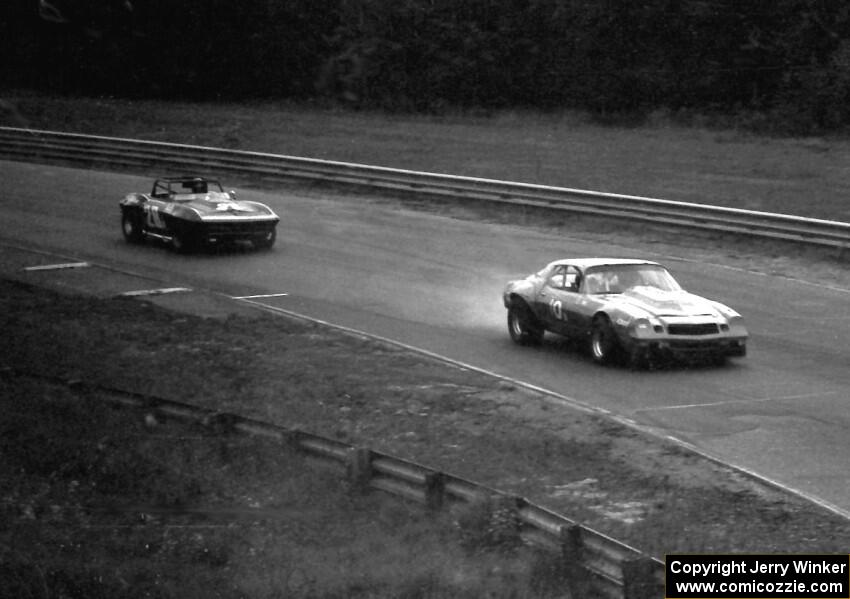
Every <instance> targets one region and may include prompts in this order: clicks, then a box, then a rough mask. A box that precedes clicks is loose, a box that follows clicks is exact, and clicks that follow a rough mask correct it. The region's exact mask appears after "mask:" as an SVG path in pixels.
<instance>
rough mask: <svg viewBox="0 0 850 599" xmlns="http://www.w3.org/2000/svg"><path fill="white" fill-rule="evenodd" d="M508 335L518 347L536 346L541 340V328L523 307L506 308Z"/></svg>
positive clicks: (512, 306)
mask: <svg viewBox="0 0 850 599" xmlns="http://www.w3.org/2000/svg"><path fill="white" fill-rule="evenodd" d="M508 333H509V334H510V336H511V339H513V341H514V343H518V344H519V345H538V344H539V343H540V342H541V341H542V340H543V328H542V327H541V326H540V325H539V324H538V323H537V322H536V319H535V318H534V315H533V314H532V313H531V310H529V308H528V307H527V306H525V305H517V304H512V305H511V307H510V308H508Z"/></svg>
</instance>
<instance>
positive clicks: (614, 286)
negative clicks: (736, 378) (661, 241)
mask: <svg viewBox="0 0 850 599" xmlns="http://www.w3.org/2000/svg"><path fill="white" fill-rule="evenodd" d="M502 301H503V302H504V305H505V307H506V308H507V309H508V332H509V333H510V336H511V338H512V339H513V340H514V341H515V342H516V343H519V344H535V343H539V342H540V341H541V340H542V338H543V334H544V332H545V331H552V332H554V333H559V334H561V335H565V336H567V337H569V338H573V339H576V340H578V341H580V342H582V343H587V344H588V346H589V349H590V352H591V355H592V356H593V359H594V360H595V361H596V362H599V363H607V362H612V361H617V360H619V361H628V362H630V363H631V364H632V365H634V366H638V367H639V366H643V365H646V364H648V363H650V362H651V361H652V360H653V359H654V358H657V357H662V356H668V357H669V356H672V357H694V356H702V357H708V358H709V359H711V360H713V361H715V362H718V363H720V362H723V361H725V360H726V358H727V357H733V356H745V355H746V353H747V338H748V333H747V329H746V328H745V327H744V321H743V318H742V317H741V315H740V314H738V313H737V312H735V311H734V310H733V309H731V308H729V307H728V306H725V305H723V304H721V303H719V302H716V301H712V300H708V299H705V298H703V297H700V296H698V295H694V294H692V293H688V292H687V291H685V290H683V289H682V288H681V287H680V286H679V284H678V283H677V282H676V280H675V279H674V278H673V276H672V275H671V274H670V273H669V272H668V271H667V269H665V268H664V267H663V266H661V265H660V264H658V263H656V262H650V261H644V260H627V259H616V258H579V259H564V260H556V261H554V262H550V263H549V264H547V265H546V266H545V267H544V268H543V269H542V270H540V271H539V272H537V273H535V274H533V275H529V276H527V277H525V278H524V279H519V280H516V281H511V282H510V283H508V285H507V286H506V287H505V290H504V293H503V296H502Z"/></svg>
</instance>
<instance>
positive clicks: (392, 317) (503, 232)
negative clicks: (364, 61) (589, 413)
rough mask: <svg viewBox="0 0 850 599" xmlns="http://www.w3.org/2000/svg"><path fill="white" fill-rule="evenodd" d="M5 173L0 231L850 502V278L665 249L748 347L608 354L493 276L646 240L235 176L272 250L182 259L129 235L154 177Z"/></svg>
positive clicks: (18, 168) (32, 168)
mask: <svg viewBox="0 0 850 599" xmlns="http://www.w3.org/2000/svg"><path fill="white" fill-rule="evenodd" d="M0 180H2V181H3V195H2V197H0V243H7V244H16V245H19V246H26V247H32V248H40V249H43V250H48V251H52V252H56V253H59V254H62V255H65V256H73V257H75V258H78V259H81V260H90V261H94V262H98V263H101V264H108V265H111V266H115V267H119V268H122V269H127V270H132V271H135V272H139V273H144V274H146V275H149V276H151V277H154V278H156V279H158V280H160V281H162V282H163V284H164V285H168V286H188V287H195V288H199V287H203V288H207V289H212V290H216V291H220V292H223V293H226V294H228V295H231V296H248V295H266V294H268V295H275V297H267V298H264V299H261V300H258V301H262V302H263V303H265V304H267V305H270V306H275V307H279V308H282V309H285V310H290V311H295V312H299V313H302V314H305V315H309V316H312V317H315V318H318V319H321V320H325V321H329V322H333V323H335V324H340V325H344V326H347V327H351V328H355V329H359V330H363V331H367V332H369V333H373V334H376V335H380V336H383V337H387V338H391V339H394V340H397V341H400V342H403V343H406V344H409V345H412V346H415V347H418V348H422V349H425V350H428V351H431V352H434V353H438V354H440V355H444V356H446V357H449V358H451V359H455V360H459V361H461V362H464V363H467V364H470V365H473V366H476V367H478V368H482V369H485V370H489V371H493V372H495V373H498V374H500V375H504V376H507V377H511V378H515V379H518V380H521V381H525V382H528V383H531V384H533V385H536V386H539V387H543V388H546V389H549V390H552V391H554V392H556V393H558V394H561V395H563V396H565V397H566V398H569V400H570V401H573V402H576V403H579V404H582V405H587V406H593V407H595V408H599V409H602V410H605V411H608V412H610V413H612V414H613V415H616V416H617V417H619V418H622V419H627V420H631V421H634V422H636V423H637V424H638V425H640V426H643V427H645V428H650V429H653V430H655V432H657V433H658V434H661V435H670V436H673V437H675V438H677V439H680V440H683V441H685V442H688V443H690V444H693V445H694V446H696V447H697V448H699V449H700V450H702V451H704V452H706V453H708V454H710V455H713V456H716V457H719V458H720V459H722V460H724V461H727V462H729V463H732V464H735V465H737V466H739V467H742V468H745V469H747V470H750V471H752V472H755V473H757V474H759V475H762V476H764V477H767V478H770V479H772V480H774V481H777V482H779V483H781V484H783V485H786V486H788V487H790V488H792V489H795V490H797V491H799V492H802V493H804V494H806V495H809V496H811V497H814V498H817V499H818V500H820V501H822V502H824V503H825V504H827V505H831V506H833V507H835V508H837V509H838V510H841V511H843V512H845V513H847V514H850V477H848V474H847V463H848V459H850V435H848V434H847V431H848V430H850V413H848V412H850V411H848V409H847V403H848V401H850V396H849V395H848V391H847V390H848V389H850V358H848V352H847V349H846V344H847V341H848V339H850V291H846V290H840V289H831V288H827V287H821V286H817V285H813V284H809V283H803V282H800V281H794V280H790V279H786V278H779V277H770V276H764V275H756V274H753V273H749V272H744V271H740V270H734V269H730V268H726V267H724V266H719V265H706V264H698V263H694V262H688V261H683V260H675V259H673V260H671V259H665V260H664V262H665V263H666V264H667V265H668V267H670V269H671V270H672V271H673V273H674V274H675V275H676V277H677V279H678V280H679V282H680V283H682V285H683V286H684V287H685V288H686V289H688V290H690V291H693V292H695V293H698V294H700V295H706V296H708V297H712V298H715V299H718V300H721V301H723V302H725V303H728V304H729V305H731V306H732V307H734V308H736V309H737V310H738V311H739V312H741V313H742V314H744V316H745V317H746V319H747V324H748V327H749V329H750V332H751V335H752V337H751V341H750V346H749V353H750V355H749V357H747V358H745V359H743V360H736V361H732V362H730V364H729V365H728V366H724V367H714V366H704V367H697V368H683V367H676V368H663V369H660V370H653V371H646V372H633V371H630V370H627V369H619V368H602V367H599V366H596V365H594V364H592V363H591V361H590V359H589V358H588V357H587V356H586V355H585V354H583V353H580V352H577V351H575V350H574V349H572V348H570V347H568V346H567V345H566V344H564V343H563V342H561V341H560V340H558V339H557V338H555V337H551V338H550V337H549V336H547V341H546V342H545V343H544V345H543V346H542V347H540V348H523V347H518V346H515V345H513V344H512V343H511V341H510V339H509V337H508V335H507V330H506V327H505V310H504V308H503V307H502V305H501V301H500V292H501V288H502V286H503V285H504V283H505V282H506V281H507V280H509V279H511V278H515V277H517V276H520V275H525V274H528V273H529V272H532V271H534V270H536V269H537V268H539V267H540V266H542V265H543V264H544V263H545V262H547V261H549V260H551V259H554V258H557V257H562V256H569V255H579V254H581V255H620V256H626V255H630V254H631V255H637V254H638V252H637V251H630V250H628V249H627V248H622V247H620V246H615V245H601V244H589V243H587V242H577V241H571V240H569V239H562V238H558V237H556V236H554V235H552V234H547V233H543V232H535V231H529V230H527V229H523V228H521V227H513V226H502V225H491V224H480V223H475V222H471V221H464V220H456V219H451V218H447V217H442V216H439V215H435V214H428V213H422V212H415V211H410V210H403V209H398V208H392V207H390V206H385V205H381V204H376V203H366V202H361V201H357V199H356V198H353V199H349V200H346V201H342V202H338V201H330V200H324V199H321V197H320V196H319V194H318V193H317V192H315V191H313V192H309V194H307V193H305V194H304V195H301V194H295V193H293V192H291V191H285V192H279V193H271V192H269V193H260V192H255V191H251V190H240V191H239V194H240V197H242V198H246V199H256V200H259V201H262V202H265V203H267V204H269V205H271V206H272V208H273V209H275V210H276V211H277V212H278V214H280V215H281V217H282V222H281V225H280V226H279V228H278V242H277V245H276V246H275V248H274V249H273V250H272V251H271V252H228V253H213V254H209V253H207V254H198V255H188V256H183V255H176V254H173V253H171V252H169V251H167V250H166V249H164V248H162V247H159V246H157V245H156V244H148V245H147V246H132V245H128V244H126V243H125V242H124V241H123V239H122V237H121V232H120V228H119V211H118V200H119V199H120V198H121V197H122V196H123V195H124V194H125V193H128V192H131V191H143V190H147V189H149V187H150V179H149V178H143V177H138V176H125V175H118V174H112V173H103V172H97V171H80V170H72V169H66V168H59V167H47V166H43V165H30V164H24V163H15V162H2V161H0ZM223 183H224V185H225V187H227V186H228V185H227V181H226V180H225V181H223ZM3 251H4V250H3V247H2V246H0V267H2V263H3V260H2V253H3ZM641 257H643V254H642V255H641ZM649 257H653V256H649ZM277 294H286V295H277ZM553 417H557V416H553Z"/></svg>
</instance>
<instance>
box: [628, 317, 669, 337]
mask: <svg viewBox="0 0 850 599" xmlns="http://www.w3.org/2000/svg"><path fill="white" fill-rule="evenodd" d="M632 332H634V334H635V335H645V334H647V333H663V332H664V325H662V324H661V322H660V321H659V320H657V319H655V318H638V319H637V320H635V321H634V322H632Z"/></svg>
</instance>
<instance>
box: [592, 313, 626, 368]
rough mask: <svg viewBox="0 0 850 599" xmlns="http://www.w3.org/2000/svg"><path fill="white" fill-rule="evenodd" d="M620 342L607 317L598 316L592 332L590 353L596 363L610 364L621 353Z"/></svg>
mask: <svg viewBox="0 0 850 599" xmlns="http://www.w3.org/2000/svg"><path fill="white" fill-rule="evenodd" d="M621 351H622V350H621V348H620V341H619V339H617V334H616V333H615V332H614V327H613V326H611V321H610V320H608V317H607V316H597V317H596V319H594V321H593V328H592V329H591V332H590V353H591V355H592V356H593V360H594V362H596V363H598V364H610V363H611V362H613V361H614V360H616V359H617V358H618V357H619V356H620V353H621Z"/></svg>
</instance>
